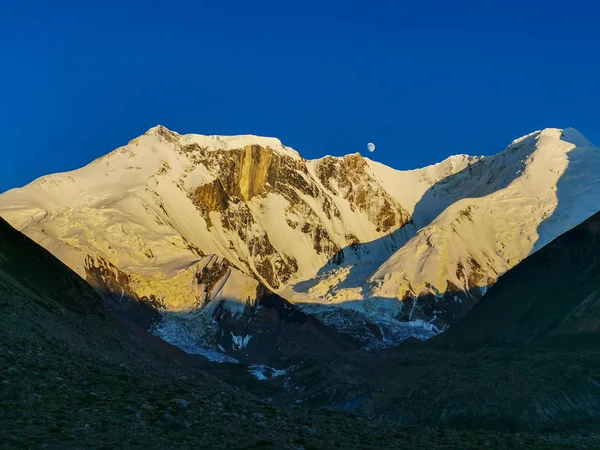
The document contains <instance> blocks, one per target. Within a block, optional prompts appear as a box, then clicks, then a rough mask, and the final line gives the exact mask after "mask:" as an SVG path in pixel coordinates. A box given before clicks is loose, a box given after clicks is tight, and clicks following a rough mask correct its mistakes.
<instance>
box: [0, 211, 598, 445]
mask: <svg viewBox="0 0 600 450" xmlns="http://www.w3.org/2000/svg"><path fill="white" fill-rule="evenodd" d="M101 303H102V301H101V299H100V297H98V296H97V295H96V294H95V292H94V291H93V290H92V289H91V288H90V287H89V286H88V285H86V284H85V283H84V282H82V280H80V279H79V277H78V276H77V275H76V274H74V273H73V272H71V271H70V270H69V269H68V268H67V267H66V266H64V265H62V264H61V263H60V262H59V261H58V260H57V259H55V258H54V257H53V256H51V255H50V254H49V253H48V252H46V251H45V250H44V249H42V248H41V247H39V246H38V245H37V244H35V243H33V242H32V241H30V240H29V239H28V238H26V237H24V236H23V235H21V234H20V233H18V232H17V231H16V230H14V229H12V228H11V227H10V226H9V225H8V224H7V223H6V222H4V221H2V220H0V448H7V449H13V448H15V449H29V448H49V449H66V448H73V449H79V448H295V449H300V448H304V449H310V448H313V449H315V448H323V449H325V448H326V449H330V448H365V449H369V448H371V449H375V448H398V447H402V448H424V447H425V448H464V449H468V448H472V449H476V448H477V449H478V448H482V447H490V448H515V446H519V447H522V448H572V444H576V445H580V446H588V447H591V446H593V445H595V444H597V443H598V441H597V440H596V438H595V437H593V436H566V437H565V436H559V435H546V436H540V435H529V434H519V435H510V434H505V433H499V432H493V431H472V430H471V431H469V430H453V429H444V428H428V427H423V426H397V425H394V424H392V423H390V422H388V421H385V420H384V421H382V420H377V419H376V418H375V417H374V416H371V415H369V414H368V413H364V414H362V413H354V412H342V411H336V410H334V409H330V408H311V407H304V406H301V407H299V406H298V405H296V407H289V406H285V404H284V403H285V402H286V399H285V398H281V399H280V398H279V396H280V395H281V393H282V392H283V390H281V389H279V388H278V387H277V386H275V385H271V384H268V383H265V382H262V381H258V380H255V379H253V378H252V377H250V376H249V375H248V373H247V370H246V367H245V366H243V365H233V364H231V365H228V364H221V365H218V364H211V363H208V362H206V361H204V360H203V359H202V358H199V357H192V356H189V355H186V354H184V353H183V352H181V351H180V350H178V349H175V348H174V347H172V346H169V345H167V344H165V343H163V342H162V341H159V340H158V339H157V338H154V337H152V336H150V335H148V334H147V333H145V332H144V331H142V330H141V329H138V328H135V326H134V325H131V324H129V323H128V322H126V321H124V320H121V319H120V318H118V317H113V316H110V315H109V314H107V313H106V312H104V311H103V309H102V304H101Z"/></svg>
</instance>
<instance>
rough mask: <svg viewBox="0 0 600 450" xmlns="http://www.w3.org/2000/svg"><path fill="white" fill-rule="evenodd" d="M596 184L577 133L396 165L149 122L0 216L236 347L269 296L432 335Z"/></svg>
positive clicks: (139, 312) (585, 204)
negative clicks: (309, 155) (403, 167)
mask: <svg viewBox="0 0 600 450" xmlns="http://www.w3.org/2000/svg"><path fill="white" fill-rule="evenodd" d="M598 198H600V151H599V150H598V149H597V148H596V147H594V146H592V145H591V144H590V143H589V141H587V140H586V139H585V138H584V137H583V136H582V135H581V134H580V133H579V132H577V131H576V130H574V129H565V130H560V129H546V130H542V131H537V132H534V133H531V134H529V135H527V136H524V137H522V138H520V139H517V140H515V141H513V142H512V143H511V144H510V145H509V146H508V147H507V148H506V149H505V150H504V151H503V152H501V153H498V154H496V155H493V156H489V157H474V156H468V155H457V156H452V157H450V158H448V159H446V160H445V161H442V162H441V163H439V164H435V165H433V166H429V167H425V168H423V169H417V170H411V171H397V170H394V169H392V168H389V167H386V166H384V165H382V164H379V163H377V162H374V161H371V160H369V159H367V158H363V157H362V156H361V155H360V154H352V155H347V156H344V157H339V158H338V157H331V156H326V157H324V158H321V159H317V160H306V159H303V158H302V157H301V156H300V155H299V154H298V153H297V152H296V151H295V150H293V149H291V148H289V147H286V146H285V145H283V144H282V143H281V142H280V141H279V140H278V139H275V138H263V137H257V136H250V135H246V136H231V137H224V136H201V135H195V134H189V135H180V134H177V133H175V132H173V131H171V130H168V129H167V128H165V127H162V126H157V127H154V128H151V129H150V130H148V132H146V133H145V134H144V135H142V136H140V137H138V138H136V139H134V140H132V141H131V142H129V143H128V144H127V145H125V146H123V147H121V148H118V149H116V150H114V151H113V152H111V153H109V154H107V155H106V156H104V157H101V158H99V159H97V160H96V161H94V162H92V163H90V164H89V165H87V166H85V167H83V168H81V169H78V170H75V171H72V172H67V173H60V174H54V175H48V176H45V177H42V178H39V179H37V180H35V181H34V182H32V183H31V184H29V185H27V186H25V187H24V188H21V189H13V190H11V191H8V192H6V193H4V194H2V195H0V215H2V216H3V217H4V218H5V219H6V220H7V221H8V222H9V223H11V224H12V225H13V226H14V227H16V228H17V229H19V230H20V231H22V232H23V233H25V234H26V235H27V236H29V237H30V238H32V239H33V240H35V241H36V242H38V243H39V244H41V245H42V246H44V247H45V248H46V249H48V250H49V251H50V252H52V253H53V254H54V255H55V256H57V257H58V258H59V259H60V260H62V261H63V262H64V263H65V264H67V265H68V266H69V267H70V268H71V269H73V270H74V271H76V272H77V273H78V274H79V275H80V276H81V277H83V278H85V279H86V280H88V281H89V282H90V283H91V284H92V285H93V286H94V287H95V288H96V290H97V291H98V292H99V293H100V294H101V295H102V296H103V297H104V298H105V299H110V300H111V301H112V302H114V304H115V308H119V309H122V310H123V311H127V314H133V315H135V316H136V317H137V320H139V322H140V324H143V325H144V326H146V327H150V328H152V329H153V330H154V331H155V332H156V333H157V334H159V335H162V336H163V338H165V339H167V340H170V341H171V342H172V343H175V344H178V345H180V346H184V347H185V348H186V349H187V350H188V351H197V352H203V351H205V350H206V349H207V348H210V349H211V351H212V350H217V351H219V352H225V353H227V354H228V357H234V358H236V359H239V358H242V359H243V358H244V357H245V355H246V353H247V350H248V348H249V347H248V346H249V345H250V344H249V343H250V342H256V341H257V340H258V335H257V334H256V333H258V331H257V330H259V329H260V330H263V331H262V332H264V330H265V328H264V327H256V326H255V325H256V323H257V322H256V321H257V320H258V319H257V318H256V317H257V316H256V312H257V311H260V310H261V308H260V304H261V299H266V298H271V299H274V298H277V299H280V300H277V302H278V303H277V305H278V306H276V307H274V309H273V311H278V312H277V313H276V315H277V317H278V319H276V321H275V322H269V321H267V322H265V323H267V324H268V323H271V324H273V323H279V322H277V321H279V320H284V317H287V316H286V313H285V311H296V312H297V313H300V311H299V309H298V308H300V309H302V310H304V312H305V313H310V314H313V315H316V316H318V317H319V318H320V319H321V321H322V322H323V323H324V324H325V325H327V326H329V327H334V328H336V329H337V330H338V331H341V332H343V333H346V334H348V335H349V336H350V337H351V338H352V339H353V340H354V341H355V342H356V343H357V344H360V345H363V346H372V345H389V344H390V343H397V342H399V341H401V340H402V339H404V338H406V337H407V336H411V335H416V336H418V337H420V338H426V337H429V336H432V335H433V334H435V333H437V332H438V331H440V330H443V329H445V328H446V327H448V326H450V325H451V324H452V323H454V321H456V320H457V319H458V318H460V317H462V315H464V313H465V312H466V311H468V310H469V309H470V308H471V307H472V306H473V305H474V304H475V303H476V302H477V301H478V300H479V298H481V296H482V295H483V294H484V293H485V291H486V290H487V289H488V288H489V286H491V285H492V284H494V283H495V282H496V280H497V279H498V277H500V276H501V275H502V274H503V273H505V272H506V271H507V270H509V269H510V268H511V267H513V266H515V265H516V264H517V263H518V262H520V261H521V260H522V259H524V258H525V257H527V256H528V255H529V254H531V253H532V252H534V251H536V250H537V249H539V248H540V247H541V246H543V245H544V244H546V243H548V242H550V241H551V240H552V239H554V238H556V237H557V236H558V235H560V234H562V233H564V232H565V231H567V230H568V229H570V228H572V227H573V226H575V225H577V224H578V223H580V222H582V221H583V220H585V219H587V218H588V217H589V216H591V215H592V214H594V213H595V212H597V209H598V202H597V199H598ZM273 296H274V297H273ZM284 299H285V300H284ZM286 300H287V301H289V302H291V303H288V302H287V301H286ZM294 314H296V313H294ZM301 314H303V313H301ZM270 317H275V316H270ZM289 317H291V316H289ZM294 317H296V316H295V315H294ZM298 317H301V316H298ZM263 318H264V317H263ZM261 320H262V319H261ZM273 320H275V319H273ZM305 320H309V319H302V321H305ZM284 321H285V320H284ZM309 322H310V320H309ZM286 323H290V322H286ZM294 323H296V324H297V325H298V324H299V322H294ZM302 323H308V322H302ZM311 323H312V322H311ZM297 325H294V326H297ZM315 327H316V325H315ZM315 327H313V328H311V329H312V330H314V332H315V333H317V335H319V336H324V335H327V333H328V332H326V331H324V330H321V329H320V328H319V329H318V327H317V328H315ZM294 329H296V328H294ZM323 333H324V334H323ZM328 336H329V337H328V338H327V339H330V341H331V342H332V343H335V345H334V347H335V346H347V343H344V342H343V340H341V339H340V338H339V337H337V335H335V336H334V335H333V334H330V335H328Z"/></svg>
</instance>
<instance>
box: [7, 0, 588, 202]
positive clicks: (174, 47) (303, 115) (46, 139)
mask: <svg viewBox="0 0 600 450" xmlns="http://www.w3.org/2000/svg"><path fill="white" fill-rule="evenodd" d="M597 3H598V2H595V1H592V0H589V1H586V2H582V1H578V0H570V1H560V2H558V1H557V2H553V1H527V0H520V1H518V2H512V1H482V0H478V1H473V2H460V1H457V2H451V1H446V0H430V1H412V2H401V1H381V0H369V1H357V0H346V1H345V2H342V1H339V0H336V1H328V0H320V1H316V0H280V1H266V0H252V1H251V0H247V1H242V0H237V1H228V0H212V1H202V0H199V1H187V2H179V1H175V0H172V1H168V2H164V1H161V2H158V1H156V2H155V1H151V0H149V1H144V2H128V1H126V0H124V1H122V2H112V1H107V0H104V1H77V2H64V1H60V0H58V1H56V2H48V1H45V0H44V1H38V0H34V1H26V0H21V1H18V2H13V1H12V0H8V1H7V0H4V1H3V2H2V4H1V6H0V51H1V53H0V57H1V61H2V64H1V66H0V106H1V107H0V127H1V128H0V130H1V136H2V137H1V140H0V145H1V147H0V148H1V150H0V151H1V153H2V155H1V156H2V158H1V160H0V191H4V190H6V189H8V188H11V187H15V186H21V185H23V184H26V183H27V182H29V181H31V180H33V179H34V178H36V177H38V176H41V175H44V174H47V173H52V172H57V171H64V170H70V169H74V168H77V167H80V166H82V165H84V164H86V163H88V162H90V161H91V160H93V159H94V158H96V157H98V156H100V155H102V154H105V153H107V152H108V151H110V150H112V149H114V148H115V147H118V146H120V145H123V144H125V143H127V141H129V140H130V139H132V138H134V137H136V136H137V135H139V134H141V133H143V132H144V131H145V130H146V129H148V128H150V127H151V126H154V125H156V124H159V123H160V124H163V125H165V126H167V127H168V128H171V129H173V130H175V131H178V132H180V133H191V132H195V133H201V134H241V133H252V134H259V135H267V136H276V137H279V138H280V139H281V140H282V141H283V142H284V143H285V144H287V145H289V146H292V147H294V148H296V149H297V150H298V151H300V153H301V154H302V155H303V156H305V157H306V158H315V157H320V156H322V155H324V154H333V155H342V154H346V153H352V152H356V151H361V152H364V153H366V143H367V142H368V141H373V142H375V143H376V144H377V150H376V152H375V153H373V154H372V155H371V157H372V158H373V159H376V160H379V161H381V162H383V163H386V164H389V165H391V166H393V167H396V168H399V169H408V168H415V167H419V166H423V165H426V164H431V163H434V162H437V161H439V160H441V159H443V158H445V157H446V156H448V155H450V154H455V153H471V154H491V153H495V152H497V151H500V150H502V149H503V148H504V146H505V145H507V144H508V143H509V142H510V141H511V140H512V139H514V138H516V137H519V136H520V135H523V134H525V133H528V132H530V131H533V130H535V129H540V128H544V127H559V128H562V127H568V126H572V127H575V128H578V129H579V130H580V131H581V132H582V133H584V134H585V135H586V136H587V137H588V138H589V139H591V140H592V141H594V142H596V143H597V144H599V143H600V121H599V120H598V119H599V118H600V115H599V112H600V109H599V105H600V19H598V18H599V17H600V6H598V5H597Z"/></svg>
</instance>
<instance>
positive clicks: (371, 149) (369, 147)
mask: <svg viewBox="0 0 600 450" xmlns="http://www.w3.org/2000/svg"><path fill="white" fill-rule="evenodd" d="M367 150H369V151H370V152H371V153H373V152H374V151H375V144H373V143H372V142H369V143H368V144H367Z"/></svg>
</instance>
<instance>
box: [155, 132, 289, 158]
mask: <svg viewBox="0 0 600 450" xmlns="http://www.w3.org/2000/svg"><path fill="white" fill-rule="evenodd" d="M143 136H152V137H155V138H159V139H160V138H162V139H165V140H167V141H170V142H173V143H179V144H181V145H190V144H196V145H198V146H199V147H201V148H205V149H207V150H239V149H243V148H245V147H247V146H253V145H257V146H260V147H262V148H265V149H267V148H270V149H271V150H273V151H275V152H278V153H281V154H283V155H286V156H289V157H292V158H295V159H300V155H299V154H298V152H297V151H295V150H294V149H292V148H290V147H287V146H285V145H283V144H282V143H281V141H280V140H279V139H277V138H274V137H265V136H256V135H253V134H242V135H233V136H220V135H208V136H207V135H202V134H184V135H181V134H179V133H177V132H175V131H172V130H169V129H168V128H166V127H165V126H163V125H157V126H155V127H152V128H150V129H149V130H148V131H146V133H144V135H143Z"/></svg>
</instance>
